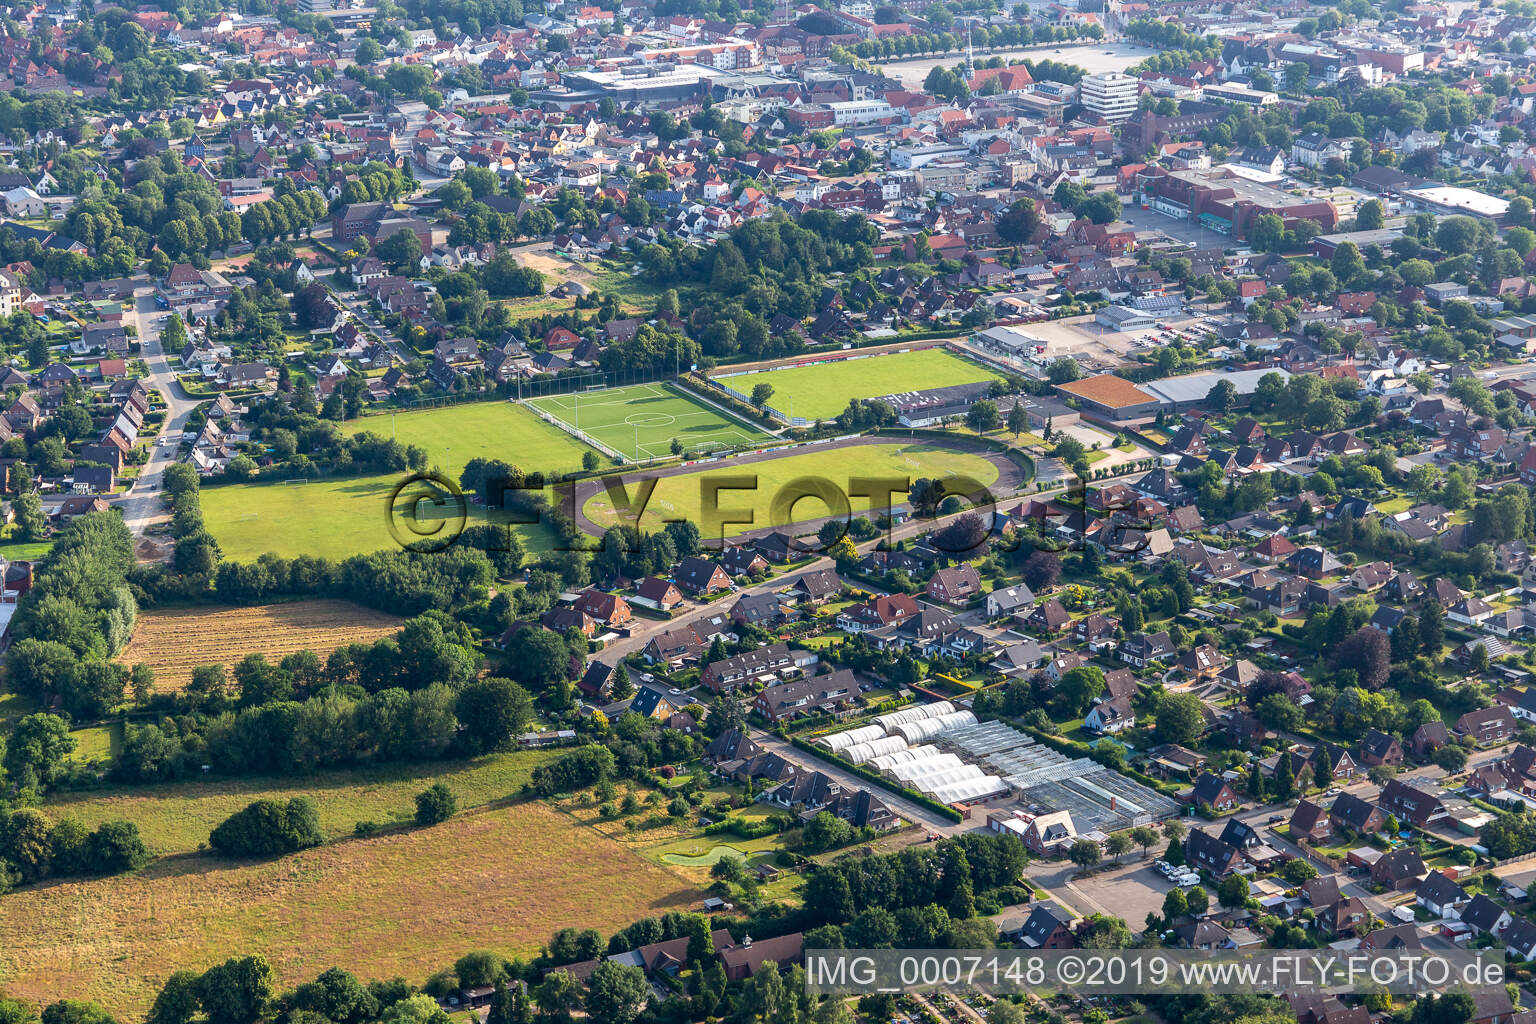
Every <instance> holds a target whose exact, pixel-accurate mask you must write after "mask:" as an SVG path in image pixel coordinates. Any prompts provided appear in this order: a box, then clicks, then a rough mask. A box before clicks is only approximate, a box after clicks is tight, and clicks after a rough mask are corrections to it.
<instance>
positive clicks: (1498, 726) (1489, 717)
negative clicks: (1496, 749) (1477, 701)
mask: <svg viewBox="0 0 1536 1024" xmlns="http://www.w3.org/2000/svg"><path fill="white" fill-rule="evenodd" d="M1517 728H1518V725H1517V723H1516V722H1515V716H1514V715H1512V714H1510V710H1509V708H1508V707H1506V706H1505V705H1503V704H1499V705H1496V706H1494V707H1491V708H1483V709H1482V710H1481V711H1469V712H1467V713H1466V714H1464V715H1462V716H1461V717H1460V718H1458V719H1457V720H1456V725H1455V731H1456V734H1457V735H1459V736H1465V737H1468V738H1470V739H1471V740H1472V742H1473V743H1476V744H1477V745H1478V746H1480V747H1488V746H1493V745H1495V744H1499V743H1503V742H1504V741H1505V740H1508V739H1509V738H1510V737H1511V736H1513V735H1514V734H1515V732H1516V730H1517Z"/></svg>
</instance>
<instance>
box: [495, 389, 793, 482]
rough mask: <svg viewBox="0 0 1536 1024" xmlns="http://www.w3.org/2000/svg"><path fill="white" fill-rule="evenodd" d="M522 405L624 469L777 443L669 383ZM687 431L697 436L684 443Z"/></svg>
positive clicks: (548, 397)
mask: <svg viewBox="0 0 1536 1024" xmlns="http://www.w3.org/2000/svg"><path fill="white" fill-rule="evenodd" d="M658 403H660V404H658ZM524 404H526V405H528V406H529V408H531V409H533V411H534V412H535V413H537V414H538V415H539V416H540V418H542V419H544V420H545V421H546V422H548V423H551V424H554V425H558V426H559V427H560V428H561V429H563V430H565V431H566V432H567V433H569V434H571V435H572V436H573V437H576V438H578V439H580V440H583V441H586V442H588V443H590V444H592V445H594V446H595V447H597V448H598V449H599V450H600V451H603V452H605V453H606V452H612V453H614V457H615V458H616V460H617V461H619V462H620V463H621V464H628V465H636V466H639V465H654V464H655V463H657V462H663V461H667V460H670V459H672V458H676V457H678V456H679V455H681V456H682V457H683V458H708V457H710V456H717V455H721V454H725V453H730V452H735V451H742V450H752V449H756V448H761V447H764V446H772V445H773V444H775V443H777V442H778V441H779V440H780V439H779V438H778V437H777V436H776V435H774V434H773V433H772V432H770V431H768V430H765V429H764V428H763V427H762V426H761V425H759V424H756V423H753V422H751V420H749V419H746V418H744V417H742V416H741V415H740V414H737V413H732V412H729V411H727V410H722V409H720V408H719V407H718V405H717V404H715V403H710V402H704V401H702V400H701V399H700V398H699V397H698V396H697V395H695V394H694V393H693V392H692V391H691V390H690V389H687V388H683V387H681V386H679V385H678V384H677V383H676V382H675V381H670V380H661V381H651V382H647V383H645V384H633V385H626V386H623V387H617V388H600V389H596V388H595V389H592V390H589V391H587V392H580V393H572V394H570V395H561V396H554V395H545V396H540V397H538V398H533V399H525V400H524ZM594 414H595V416H596V420H595V421H594V419H593V415H594ZM626 414H627V415H626ZM617 416H623V419H618V418H616V417H617ZM690 425H692V426H690ZM631 428H633V429H634V430H635V431H636V438H635V447H634V451H633V454H632V455H631V454H627V453H626V451H625V450H626V449H627V448H628V445H627V443H625V441H624V439H623V434H624V433H626V432H627V431H628V430H629V429H631ZM616 430H617V431H618V433H615V431H616ZM693 430H698V431H699V432H700V433H701V434H702V435H703V436H702V437H700V438H699V439H697V440H693V441H691V442H689V441H688V440H687V439H688V438H689V436H690V432H691V431H693ZM642 435H643V441H642ZM680 440H681V441H683V443H684V444H685V445H687V447H686V448H685V450H684V451H682V452H681V453H679V452H677V451H670V450H668V449H669V448H670V446H671V445H672V444H676V443H678V442H679V441H680Z"/></svg>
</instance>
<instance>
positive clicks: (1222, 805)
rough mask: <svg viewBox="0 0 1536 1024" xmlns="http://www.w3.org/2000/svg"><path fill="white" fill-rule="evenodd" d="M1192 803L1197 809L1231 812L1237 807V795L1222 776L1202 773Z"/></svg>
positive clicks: (1192, 795)
mask: <svg viewBox="0 0 1536 1024" xmlns="http://www.w3.org/2000/svg"><path fill="white" fill-rule="evenodd" d="M1190 802H1192V803H1193V804H1194V805H1195V806H1196V807H1209V808H1210V809H1211V810H1213V811H1230V810H1231V809H1232V808H1234V807H1236V806H1237V794H1236V793H1234V792H1233V791H1232V787H1231V786H1229V785H1227V780H1226V779H1223V778H1222V777H1221V776H1220V775H1217V774H1215V773H1214V772H1202V773H1201V774H1200V777H1199V778H1198V779H1196V780H1195V787H1194V790H1193V791H1192V792H1191V793H1190Z"/></svg>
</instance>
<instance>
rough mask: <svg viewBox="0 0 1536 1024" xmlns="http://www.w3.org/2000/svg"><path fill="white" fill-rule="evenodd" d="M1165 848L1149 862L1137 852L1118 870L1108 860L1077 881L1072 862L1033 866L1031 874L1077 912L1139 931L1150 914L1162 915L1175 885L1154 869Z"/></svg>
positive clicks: (1150, 858) (1150, 857)
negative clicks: (1104, 916)
mask: <svg viewBox="0 0 1536 1024" xmlns="http://www.w3.org/2000/svg"><path fill="white" fill-rule="evenodd" d="M1166 845H1167V844H1166V843H1159V844H1158V845H1157V846H1155V847H1153V853H1152V856H1149V857H1148V858H1147V859H1146V860H1142V859H1141V851H1140V850H1136V851H1133V852H1132V853H1130V854H1128V855H1127V856H1126V858H1125V862H1124V863H1122V864H1121V865H1120V866H1118V867H1116V866H1114V865H1113V864H1112V863H1111V862H1109V861H1106V862H1105V863H1106V864H1107V865H1108V866H1107V867H1104V868H1102V869H1101V870H1099V871H1097V872H1095V873H1094V875H1093V876H1092V877H1090V878H1085V879H1083V880H1081V881H1078V882H1073V881H1071V878H1072V876H1073V875H1074V874H1076V873H1077V868H1076V867H1075V866H1073V865H1072V864H1070V863H1067V864H1063V863H1061V862H1044V863H1038V864H1036V865H1031V870H1030V871H1029V875H1030V876H1031V877H1032V878H1034V879H1035V880H1036V881H1037V882H1039V883H1040V884H1042V885H1045V886H1047V887H1048V888H1050V889H1052V890H1054V891H1058V892H1061V893H1062V895H1063V896H1064V897H1065V898H1066V899H1068V900H1069V901H1071V903H1072V906H1073V908H1074V909H1075V910H1077V911H1079V912H1081V913H1093V912H1095V911H1097V912H1098V913H1102V914H1113V915H1114V916H1115V917H1119V918H1122V919H1124V920H1125V921H1126V922H1127V923H1128V924H1130V926H1131V927H1132V928H1134V929H1136V930H1138V931H1139V930H1140V929H1141V928H1142V927H1144V922H1145V921H1146V919H1147V915H1148V914H1150V913H1157V914H1161V913H1162V912H1163V898H1164V897H1165V896H1166V895H1167V893H1168V890H1170V889H1172V888H1173V883H1172V882H1170V881H1168V879H1166V878H1164V877H1163V876H1162V875H1160V874H1158V873H1157V870H1156V869H1155V868H1154V867H1153V866H1152V862H1153V860H1154V859H1155V858H1156V856H1157V853H1158V851H1160V850H1161V848H1162V847H1164V846H1166Z"/></svg>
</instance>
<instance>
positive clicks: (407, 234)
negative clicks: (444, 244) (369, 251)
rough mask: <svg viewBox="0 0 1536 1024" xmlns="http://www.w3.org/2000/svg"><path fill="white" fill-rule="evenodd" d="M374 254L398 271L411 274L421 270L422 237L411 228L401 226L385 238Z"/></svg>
mask: <svg viewBox="0 0 1536 1024" xmlns="http://www.w3.org/2000/svg"><path fill="white" fill-rule="evenodd" d="M373 254H374V255H375V256H377V257H378V258H379V259H381V260H383V261H384V262H385V263H386V264H388V265H389V266H390V267H391V268H393V269H394V270H395V271H396V272H397V273H402V274H410V273H417V272H419V271H420V270H421V239H420V238H418V237H417V235H416V232H414V231H412V230H410V229H409V228H401V229H400V230H399V231H396V232H395V233H394V234H393V235H390V236H389V237H388V238H386V239H384V241H382V242H380V243H379V245H378V248H377V249H375V250H374V253H373Z"/></svg>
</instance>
